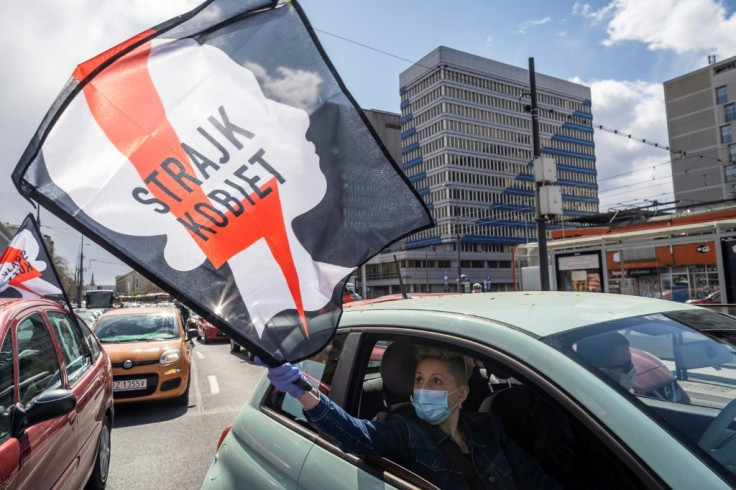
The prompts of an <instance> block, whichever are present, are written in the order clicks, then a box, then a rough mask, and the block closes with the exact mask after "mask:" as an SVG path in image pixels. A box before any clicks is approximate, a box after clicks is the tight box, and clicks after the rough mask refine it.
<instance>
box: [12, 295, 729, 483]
mask: <svg viewBox="0 0 736 490" xmlns="http://www.w3.org/2000/svg"><path fill="white" fill-rule="evenodd" d="M76 313H77V319H78V321H74V318H72V317H71V316H70V315H69V314H68V313H67V312H66V311H65V310H64V309H63V308H62V307H61V306H59V305H58V304H57V303H53V302H50V301H46V300H10V299H0V342H1V344H0V487H2V488H6V487H7V488H56V487H64V488H82V487H85V486H86V488H93V489H100V488H104V486H105V484H106V481H107V474H108V470H109V464H110V455H111V450H110V449H111V444H110V433H111V428H112V427H113V423H114V412H115V406H116V405H117V404H120V403H130V402H135V401H149V402H154V401H155V402H160V401H169V402H171V403H173V404H183V405H186V404H188V401H189V390H190V386H191V380H190V372H191V371H190V364H191V354H192V347H193V340H194V338H195V337H198V338H199V341H200V342H203V343H204V342H210V341H214V340H222V341H227V340H229V339H228V337H227V336H226V335H223V334H222V333H220V332H219V331H218V330H217V329H216V328H215V327H214V326H212V325H211V324H210V323H209V322H207V321H206V319H204V318H202V317H199V316H197V315H195V314H193V313H192V314H191V315H189V317H188V319H187V321H184V319H183V317H182V314H181V313H180V310H179V309H178V308H177V307H175V306H165V307H153V308H142V307H140V308H127V309H114V310H110V311H108V312H105V313H103V314H102V315H98V316H97V317H96V318H95V319H94V320H92V321H93V323H92V326H93V329H94V332H93V330H92V328H90V327H89V323H88V321H87V319H88V318H89V316H88V315H86V313H87V312H84V311H76ZM612 335H615V336H617V338H621V339H625V342H626V345H627V346H628V354H627V356H628V357H627V358H626V362H627V363H628V364H627V366H626V367H625V369H624V371H625V370H626V369H629V372H630V373H633V374H632V376H631V377H630V379H629V380H628V382H626V381H625V378H626V377H625V374H624V372H623V371H620V372H618V374H612V373H613V372H614V368H618V366H613V365H609V364H607V363H606V362H604V361H603V359H604V358H605V356H603V355H602V354H600V353H601V352H603V351H605V350H606V349H607V348H608V347H607V346H610V339H611V338H612V337H611V336H612ZM230 342H231V350H232V351H238V350H240V345H239V344H237V343H235V342H234V341H232V340H230ZM591 345H593V346H596V345H597V347H595V348H592V347H591ZM418 346H431V347H440V348H442V349H445V350H451V351H454V352H457V353H460V354H462V355H464V356H466V357H467V358H469V359H472V360H473V362H474V365H475V371H474V373H473V377H472V378H471V380H470V381H469V385H470V386H471V395H470V397H469V398H468V400H467V401H466V404H464V405H463V409H464V410H468V411H481V412H483V411H486V412H490V413H493V414H495V415H496V416H498V417H499V418H500V419H501V420H502V422H503V424H504V427H505V429H506V431H507V432H508V434H509V436H510V437H512V438H513V439H514V440H515V441H516V442H517V443H518V444H520V445H521V446H522V447H523V448H524V449H525V450H527V451H528V452H529V453H530V454H532V455H533V456H534V457H535V458H536V459H537V460H538V461H539V462H540V464H541V465H542V466H543V468H544V469H545V471H547V472H548V473H549V474H550V475H552V476H554V477H555V478H557V479H558V481H561V482H563V483H564V486H575V485H578V486H580V485H582V486H583V487H585V486H586V485H588V486H591V487H596V483H599V482H600V480H601V478H602V479H604V481H605V482H606V486H607V487H608V488H666V487H673V488H698V487H704V488H729V487H733V486H734V485H736V480H735V479H734V478H735V477H734V473H736V424H734V423H733V419H734V416H735V415H736V356H735V354H736V348H735V346H736V318H734V317H732V316H730V315H726V314H721V313H717V312H715V311H710V310H707V309H705V308H702V307H698V306H693V305H684V304H681V303H673V302H668V301H662V300H657V299H647V298H637V297H632V296H621V295H610V294H593V293H550V292H547V293H541V292H537V293H534V292H525V293H498V294H492V293H488V294H473V295H463V294H446V295H412V297H410V298H406V299H405V298H402V297H401V296H400V295H397V296H388V297H384V298H378V299H373V300H365V301H362V300H357V301H353V302H350V303H349V304H346V305H345V312H344V313H343V315H342V318H341V322H340V325H339V327H338V330H337V333H336V335H335V336H334V338H333V339H332V341H331V342H330V344H329V345H327V346H326V347H325V349H324V350H323V351H322V352H320V353H319V354H317V355H315V356H313V357H312V358H310V359H307V360H304V361H302V362H301V363H300V367H301V369H302V371H303V372H304V373H305V374H306V375H307V377H308V378H309V379H310V381H311V382H312V383H313V385H314V386H315V387H317V389H319V390H320V391H321V392H322V393H324V394H326V395H328V396H329V397H330V398H331V399H332V400H333V401H335V402H336V403H338V404H339V405H340V406H342V407H343V408H344V409H345V410H346V411H347V412H348V413H350V414H351V415H353V416H356V417H360V418H364V419H374V420H382V419H385V418H386V417H387V416H388V415H390V414H391V413H393V411H396V410H398V407H404V408H406V406H407V404H408V403H409V400H410V398H409V397H410V396H411V385H412V379H413V372H410V371H411V369H409V370H408V371H407V370H406V369H405V368H404V367H402V366H406V360H407V359H411V358H412V356H413V352H415V351H416V348H417V347H418ZM591 349H592V350H591ZM591 352H593V353H598V354H595V355H593V354H590V353H591ZM246 359H249V356H246ZM407 380H408V384H407ZM407 386H408V389H407ZM540 434H547V435H549V434H553V436H554V437H547V438H545V437H541V436H540ZM286 441H288V444H285V442H286ZM561 448H562V449H561ZM561 457H562V458H563V460H564V461H566V462H567V463H565V464H561V463H560V461H561V459H560V458H561ZM266 461H269V462H270V463H264V462H266ZM328 468H329V470H328ZM242 482H248V485H249V487H251V488H263V487H282V486H286V487H293V488H355V487H359V486H362V485H367V486H371V487H373V486H377V487H381V488H385V487H388V488H405V487H420V488H427V487H428V484H427V482H425V481H423V480H422V479H421V478H420V477H419V476H417V475H416V474H413V473H411V472H410V471H408V470H407V469H405V468H402V467H400V466H398V465H396V464H395V463H393V462H390V461H387V460H383V459H382V458H380V457H377V458H368V459H365V458H358V457H355V456H352V455H349V454H345V453H343V452H342V451H340V450H339V449H338V448H337V446H336V445H335V443H334V442H333V441H332V440H330V439H329V438H327V437H325V436H323V435H321V434H319V433H318V432H316V431H315V430H314V429H312V428H311V427H310V426H309V424H308V423H307V422H306V419H305V418H304V415H303V413H302V409H301V405H300V404H299V403H298V402H297V401H296V400H294V399H292V398H290V397H289V396H285V395H283V394H281V393H279V392H277V391H275V389H274V388H273V387H272V386H271V385H270V384H269V382H268V380H267V378H265V376H264V377H263V378H262V379H261V381H260V382H259V384H258V385H257V386H256V388H255V390H254V392H253V395H252V396H251V398H250V400H249V401H248V402H247V403H246V405H245V406H244V407H243V409H242V410H241V412H240V413H239V415H238V416H237V417H236V419H235V421H234V422H233V424H232V426H230V427H228V428H227V429H225V431H224V432H223V434H222V437H221V440H220V444H219V445H218V449H217V453H216V454H215V456H214V460H213V462H212V464H211V466H210V469H209V471H208V473H207V475H206V477H205V480H204V482H203V488H206V489H226V488H241V487H242V485H241V483H242Z"/></svg>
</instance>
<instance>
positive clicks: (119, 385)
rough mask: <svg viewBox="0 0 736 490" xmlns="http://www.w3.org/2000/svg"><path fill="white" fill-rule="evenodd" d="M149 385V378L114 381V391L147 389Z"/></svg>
mask: <svg viewBox="0 0 736 490" xmlns="http://www.w3.org/2000/svg"><path fill="white" fill-rule="evenodd" d="M146 386H147V380H146V379H145V378H144V379H126V380H125V381H113V382H112V391H131V390H145V389H146Z"/></svg>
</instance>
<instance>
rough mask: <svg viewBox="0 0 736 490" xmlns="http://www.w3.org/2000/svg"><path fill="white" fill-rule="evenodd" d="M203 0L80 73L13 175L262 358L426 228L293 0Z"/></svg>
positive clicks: (308, 341) (324, 330)
mask: <svg viewBox="0 0 736 490" xmlns="http://www.w3.org/2000/svg"><path fill="white" fill-rule="evenodd" d="M246 4H247V5H249V8H247V9H246V10H239V11H237V12H226V11H225V10H224V9H223V8H222V5H220V4H217V3H216V2H214V3H213V2H208V3H205V4H203V5H202V6H200V7H199V8H197V9H195V10H194V11H192V12H190V13H189V14H186V15H183V16H180V17H177V18H175V19H172V20H171V21H169V22H166V23H164V24H162V25H160V26H157V27H155V28H152V29H150V30H148V31H145V32H143V33H141V34H139V35H138V36H136V37H134V38H132V39H130V40H128V41H126V42H124V43H122V44H121V45H119V46H116V47H115V48H113V49H111V50H109V51H107V52H105V53H102V54H101V55H99V56H97V57H96V58H94V59H92V60H90V61H88V62H86V63H83V64H81V65H79V66H78V67H77V69H76V70H75V72H74V75H73V77H72V79H71V80H70V81H69V82H68V84H67V86H66V88H65V89H64V90H63V91H62V93H61V95H60V96H59V98H58V100H57V101H56V102H55V103H54V104H53V106H52V108H51V110H50V111H49V113H48V114H47V116H46V118H45V120H44V121H43V123H42V124H41V127H40V128H39V130H38V132H37V134H36V136H35V138H34V139H33V140H32V141H31V143H30V144H29V146H28V148H27V150H26V152H25V154H24V155H23V157H22V159H21V161H20V162H19V164H18V166H17V168H16V170H15V172H14V174H13V177H14V180H15V182H16V186H17V187H18V189H19V190H20V191H21V193H23V194H24V195H26V196H28V197H30V198H31V199H34V200H36V201H38V202H39V203H40V204H42V205H43V206H45V207H48V208H49V209H50V210H51V211H52V212H54V213H55V214H57V215H59V216H60V217H61V218H62V219H64V220H65V221H67V222H68V223H70V224H72V225H73V226H75V227H76V228H78V229H79V230H80V231H82V232H83V233H84V234H85V235H87V236H89V237H90V238H92V239H94V240H95V241H96V242H98V243H99V244H100V245H102V246H104V247H105V248H107V249H108V250H109V251H110V252H111V253H113V254H115V255H116V256H118V257H119V258H120V259H122V260H123V261H125V262H126V263H128V264H129V265H130V266H131V267H133V268H135V269H137V270H138V271H139V272H141V273H142V274H144V275H146V276H147V277H148V278H149V279H151V280H152V281H154V282H156V283H157V284H159V285H160V286H161V287H163V288H164V289H166V290H167V291H169V292H171V293H172V294H173V295H175V296H177V297H179V298H181V299H182V300H183V301H184V302H185V303H186V304H187V305H188V306H190V307H192V308H193V309H194V310H195V311H197V312H198V313H200V314H202V315H203V316H205V317H206V318H207V319H208V320H210V321H211V322H212V323H214V324H216V325H217V326H219V327H220V328H222V329H223V330H225V331H226V332H227V333H229V334H230V335H232V336H233V337H234V338H235V339H236V340H238V341H240V342H241V343H243V344H245V345H247V346H250V347H251V348H252V350H254V351H255V352H256V353H258V354H261V356H262V357H263V358H265V359H268V358H275V359H289V360H297V359H301V358H304V357H307V356H309V355H311V354H312V353H314V352H316V351H318V350H319V349H321V348H322V347H323V346H324V345H325V344H326V343H327V342H328V341H329V340H330V338H331V337H332V334H333V333H334V329H335V326H336V324H337V321H338V320H339V316H340V312H341V308H340V306H341V296H342V291H343V287H344V284H345V282H346V280H347V278H348V277H349V276H350V274H351V273H352V272H353V271H355V269H356V268H357V267H358V266H359V265H360V264H361V263H363V262H364V261H366V260H367V259H368V258H370V257H371V256H373V255H375V254H377V253H378V252H379V251H380V250H381V249H382V248H383V247H385V246H386V245H387V244H389V243H391V242H393V241H396V240H398V239H400V238H402V237H404V236H406V235H408V234H410V233H412V232H414V231H417V230H418V229H421V228H424V227H427V226H430V225H431V218H430V216H429V212H428V210H427V208H426V206H425V205H424V203H423V202H422V200H421V198H420V197H419V196H418V195H417V194H416V192H415V191H414V189H413V188H412V187H411V185H410V184H409V182H408V181H407V179H406V177H405V176H404V175H403V174H402V173H401V171H400V170H399V169H398V167H397V165H396V163H395V162H394V161H393V160H392V159H391V157H390V155H389V154H388V152H387V151H386V149H385V148H384V147H383V146H382V144H381V143H380V142H379V141H378V139H377V137H376V134H375V132H374V131H373V129H372V128H371V126H370V124H369V123H368V122H367V120H366V119H365V116H364V115H363V113H362V111H361V110H360V108H359V107H358V106H357V105H356V103H355V101H354V100H353V99H352V97H351V96H350V95H349V93H348V92H347V90H346V89H345V87H344V86H343V84H342V81H341V80H340V78H339V76H338V74H337V73H336V71H335V70H334V67H333V66H332V65H331V63H330V62H329V60H328V59H327V58H326V56H325V54H324V51H323V50H322V49H321V47H320V46H319V43H318V41H317V38H316V37H315V35H314V33H313V31H312V29H311V27H310V26H309V23H308V22H307V19H306V17H305V15H304V13H303V12H302V10H301V8H300V7H299V5H298V4H297V3H296V2H288V3H286V4H277V3H276V2H270V1H263V0H261V1H251V2H246Z"/></svg>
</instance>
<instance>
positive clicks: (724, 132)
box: [721, 124, 733, 143]
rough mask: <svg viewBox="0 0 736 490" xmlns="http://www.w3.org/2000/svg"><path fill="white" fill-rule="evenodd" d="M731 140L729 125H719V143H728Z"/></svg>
mask: <svg viewBox="0 0 736 490" xmlns="http://www.w3.org/2000/svg"><path fill="white" fill-rule="evenodd" d="M731 141H733V135H732V133H731V125H730V124H729V125H727V126H721V143H730V142H731Z"/></svg>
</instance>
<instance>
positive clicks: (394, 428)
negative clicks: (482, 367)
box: [269, 347, 559, 488]
mask: <svg viewBox="0 0 736 490" xmlns="http://www.w3.org/2000/svg"><path fill="white" fill-rule="evenodd" d="M470 373H471V361H469V359H467V358H465V357H464V356H462V355H460V354H457V353H454V352H451V351H446V350H441V349H436V348H427V347H423V348H420V349H419V350H418V354H417V362H416V369H415V373H414V376H413V380H414V381H413V396H412V406H413V408H414V411H415V412H416V416H413V415H410V414H404V415H399V414H390V415H389V416H387V417H386V419H385V421H370V420H365V419H359V418H356V417H352V416H351V415H349V414H348V413H347V412H345V411H344V410H343V409H342V408H341V407H339V406H338V405H336V404H335V403H334V402H332V401H330V400H329V398H327V397H326V396H324V395H320V394H319V392H318V391H316V390H310V391H305V390H304V389H303V388H300V387H299V386H297V385H296V384H294V381H295V380H297V379H299V378H300V377H302V373H301V372H300V370H299V369H298V368H297V367H295V366H293V365H291V364H289V363H286V364H283V365H281V366H279V367H276V368H271V369H269V379H270V380H271V382H272V384H273V385H274V386H275V387H276V388H277V389H278V390H280V391H283V392H285V393H288V394H289V395H291V396H292V397H294V398H297V399H298V400H299V402H300V403H301V405H302V407H303V408H304V413H305V415H306V416H307V419H308V421H309V422H310V423H311V424H312V426H314V427H316V428H317V429H318V430H320V431H321V432H323V433H325V434H327V435H329V436H330V437H331V438H332V439H333V441H334V442H335V443H336V444H337V445H338V446H339V447H340V448H341V449H343V450H344V451H346V452H350V453H352V454H356V455H359V456H368V455H377V456H384V457H387V458H388V459H390V460H392V461H394V462H396V463H398V464H400V465H402V466H404V467H406V468H408V469H410V470H411V471H413V472H414V473H416V474H418V475H419V476H421V477H423V478H425V479H426V480H428V481H430V482H431V483H433V484H435V485H437V486H439V487H440V488H464V487H468V486H470V487H473V488H492V487H495V486H499V487H510V488H513V487H532V488H557V487H558V486H559V485H558V484H557V482H556V481H555V480H554V479H552V478H551V477H549V476H548V475H546V474H545V473H544V471H543V470H542V468H541V467H540V466H539V464H538V463H537V462H536V461H535V460H534V459H533V458H532V457H530V456H529V455H527V454H526V453H525V452H524V451H523V450H521V449H520V448H519V447H518V445H517V444H516V443H515V442H514V441H512V440H510V439H509V438H508V437H507V435H506V434H505V431H504V429H503V427H502V425H501V424H500V422H499V421H498V419H497V418H496V417H495V416H493V415H490V414H487V413H475V414H465V413H461V410H460V407H461V406H462V404H463V402H464V401H465V400H466V399H467V397H468V394H469V391H470V388H469V387H468V385H467V381H468V378H469V376H470ZM463 475H464V476H463Z"/></svg>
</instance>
